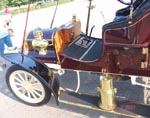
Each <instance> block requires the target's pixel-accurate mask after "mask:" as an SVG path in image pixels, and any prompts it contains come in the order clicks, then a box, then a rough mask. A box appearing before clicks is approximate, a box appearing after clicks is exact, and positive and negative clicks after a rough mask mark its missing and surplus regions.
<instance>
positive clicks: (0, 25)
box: [0, 14, 9, 39]
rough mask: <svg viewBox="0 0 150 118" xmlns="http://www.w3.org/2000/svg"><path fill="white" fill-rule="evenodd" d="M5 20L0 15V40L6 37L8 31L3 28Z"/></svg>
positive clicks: (3, 16)
mask: <svg viewBox="0 0 150 118" xmlns="http://www.w3.org/2000/svg"><path fill="white" fill-rule="evenodd" d="M6 20H7V18H6V16H5V15H3V14H0V39H1V38H3V37H5V36H8V35H9V34H8V30H7V28H6V27H5V21H6Z"/></svg>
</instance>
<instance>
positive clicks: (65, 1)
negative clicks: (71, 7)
mask: <svg viewBox="0 0 150 118" xmlns="http://www.w3.org/2000/svg"><path fill="white" fill-rule="evenodd" d="M72 1H73V0H59V4H64V3H68V2H72ZM56 3H57V2H48V3H45V4H43V5H41V6H40V7H37V6H35V5H33V6H30V11H34V10H37V9H42V8H46V7H51V6H54V5H56ZM27 7H28V6H27ZM27 7H25V8H19V9H14V10H12V11H11V14H12V15H16V14H19V13H25V12H27Z"/></svg>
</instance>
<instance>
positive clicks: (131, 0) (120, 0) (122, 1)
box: [118, 0, 136, 5]
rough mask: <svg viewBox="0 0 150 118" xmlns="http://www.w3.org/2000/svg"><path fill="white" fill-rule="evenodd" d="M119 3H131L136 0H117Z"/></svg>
mask: <svg viewBox="0 0 150 118" xmlns="http://www.w3.org/2000/svg"><path fill="white" fill-rule="evenodd" d="M118 1H119V2H120V3H122V4H125V5H131V4H132V3H133V2H135V1H136V0H130V2H126V1H124V0H118Z"/></svg>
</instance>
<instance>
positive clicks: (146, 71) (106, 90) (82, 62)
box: [5, 0, 150, 117]
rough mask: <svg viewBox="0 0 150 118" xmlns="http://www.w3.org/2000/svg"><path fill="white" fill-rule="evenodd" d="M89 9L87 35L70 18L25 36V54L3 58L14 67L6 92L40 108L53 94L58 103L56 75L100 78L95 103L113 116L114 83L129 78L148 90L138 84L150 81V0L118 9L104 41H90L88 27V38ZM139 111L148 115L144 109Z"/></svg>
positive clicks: (8, 77)
mask: <svg viewBox="0 0 150 118" xmlns="http://www.w3.org/2000/svg"><path fill="white" fill-rule="evenodd" d="M120 1H121V0H120ZM121 2H123V1H121ZM89 3H90V4H89V5H91V0H89ZM90 8H91V7H89V12H88V16H89V17H88V19H87V30H86V31H87V32H86V33H83V32H82V31H81V22H80V20H79V19H76V18H75V17H73V19H72V20H71V21H70V22H68V23H66V24H63V25H61V26H60V27H57V28H44V29H41V28H40V27H37V28H35V30H32V31H30V32H29V33H28V34H27V40H26V41H25V42H24V46H23V50H22V52H23V53H15V54H6V55H5V58H6V59H7V60H9V61H10V62H12V63H13V64H14V65H13V66H12V67H10V68H9V69H8V71H7V74H6V80H7V84H8V87H9V88H10V90H11V91H12V92H13V93H14V95H15V96H16V97H17V98H19V99H20V100H21V101H22V102H24V103H26V104H29V105H33V106H37V105H42V104H45V103H47V102H48V100H49V98H50V96H51V94H52V93H53V95H54V96H55V98H56V101H57V103H59V102H60V100H59V99H58V98H59V96H60V93H61V91H62V90H61V87H60V85H59V81H58V79H57V78H56V76H55V74H56V73H58V74H61V73H64V70H68V69H69V70H72V71H77V72H78V71H85V72H91V73H97V74H99V76H100V80H99V81H100V87H99V89H98V90H99V93H100V96H99V99H98V101H99V102H97V104H98V106H99V107H100V108H101V109H103V110H107V111H112V110H114V111H115V113H119V112H121V111H117V110H116V109H115V108H116V107H117V104H116V100H115V93H116V91H115V88H114V87H113V81H114V80H116V79H117V80H118V79H119V80H126V79H131V81H132V83H133V84H137V85H140V86H144V87H147V88H150V86H149V85H147V84H146V83H139V82H137V80H139V79H143V78H144V79H146V81H149V77H150V68H149V65H150V62H149V46H150V40H149V37H150V26H149V21H150V0H136V1H134V2H133V0H131V3H130V5H129V6H128V7H126V8H124V9H120V10H118V11H117V12H116V16H115V18H114V21H112V22H110V23H107V24H105V25H104V26H103V28H102V30H103V31H102V39H101V38H96V37H92V36H91V34H92V31H93V30H92V28H91V32H90V33H88V23H89V18H90ZM88 34H89V35H88ZM24 52H26V53H24ZM106 98H107V99H106ZM72 104H73V103H72ZM134 105H135V104H134ZM81 106H82V105H81ZM135 106H136V105H135ZM143 106H145V108H144V107H143V108H144V109H145V110H147V111H148V110H150V107H149V106H148V105H143ZM136 108H137V109H136V110H137V111H138V107H136ZM121 114H124V115H125V114H126V113H123V112H121ZM127 114H129V113H127ZM142 115H143V114H142ZM148 115H149V114H148ZM131 116H133V117H134V116H135V117H138V116H140V115H139V114H138V115H137V114H131Z"/></svg>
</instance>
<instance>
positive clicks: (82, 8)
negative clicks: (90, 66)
mask: <svg viewBox="0 0 150 118" xmlns="http://www.w3.org/2000/svg"><path fill="white" fill-rule="evenodd" d="M114 2H115V0H114ZM108 3H110V4H108ZM87 5H88V2H87V1H85V0H77V1H76V2H72V3H69V4H64V5H60V6H59V7H58V11H57V14H56V19H55V21H54V25H53V27H57V26H60V25H61V24H62V23H64V22H67V21H68V20H70V19H71V17H72V14H73V13H76V15H77V17H78V18H80V19H81V22H82V30H83V31H85V26H86V17H87V15H86V14H87V12H86V11H87V8H86V7H87ZM93 5H96V8H95V9H93V10H92V13H91V19H90V21H91V23H90V27H91V26H92V25H96V27H95V29H94V32H95V33H93V35H96V36H98V37H101V27H102V25H103V24H104V20H103V18H102V14H101V13H103V14H105V22H109V21H110V20H111V19H112V17H113V16H114V13H115V12H114V11H115V10H116V9H118V8H121V7H122V6H121V4H120V3H117V2H115V3H113V2H112V3H111V2H110V0H103V1H100V0H94V1H93ZM54 9H55V7H50V8H45V9H43V10H38V11H34V12H31V13H30V16H29V22H28V27H27V30H28V31H29V30H31V29H34V28H35V27H37V26H40V27H42V28H44V27H49V26H50V23H51V19H52V16H53V12H54ZM25 16H26V14H20V15H16V16H14V17H13V24H12V25H13V27H14V30H15V32H16V36H15V38H14V39H13V43H14V45H15V46H18V47H19V46H21V43H22V37H23V31H24V24H25ZM8 65H10V64H9V63H8ZM75 76H76V75H74V74H73V73H71V74H69V73H68V74H66V75H64V76H62V77H61V78H60V82H61V84H62V85H64V83H65V81H70V83H73V82H72V81H75V79H74V78H75ZM92 77H93V76H92ZM92 77H91V75H90V74H84V73H83V74H82V78H83V79H84V82H83V86H82V88H81V89H80V91H81V92H85V91H86V90H87V88H88V89H89V88H90V89H89V91H88V93H90V94H98V93H97V92H96V91H95V88H94V87H95V86H97V84H98V81H97V80H98V76H97V75H94V79H93V78H92ZM85 79H88V80H89V84H87V80H86V81H85ZM70 83H69V84H68V85H66V87H70V86H72V84H70ZM120 84H121V85H123V84H124V83H123V82H122V83H120ZM93 86H94V87H93ZM125 88H128V90H124V89H125ZM137 90H138V93H139V94H138V95H136V98H137V101H143V99H142V98H143V95H142V94H140V93H143V89H142V88H141V87H137V86H134V87H133V86H132V87H131V84H130V82H129V81H127V82H126V83H125V86H121V87H120V89H119V90H118V96H122V95H123V96H124V95H127V96H126V99H130V100H133V99H134V98H133V97H131V95H132V94H133V93H137ZM86 92H87V91H86ZM0 107H1V108H0V118H108V117H110V116H111V115H110V114H104V113H100V112H96V111H91V110H87V109H82V108H77V107H73V106H66V105H62V104H60V106H56V104H55V100H54V99H53V98H52V99H51V100H50V101H49V103H48V104H46V105H44V106H41V107H32V106H27V105H24V104H22V103H20V102H19V101H18V100H17V99H16V98H15V97H14V96H13V95H12V94H11V93H10V91H9V90H8V88H7V86H6V83H5V72H0ZM115 118H116V117H115ZM118 118H121V117H118ZM122 118H123V117H122Z"/></svg>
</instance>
